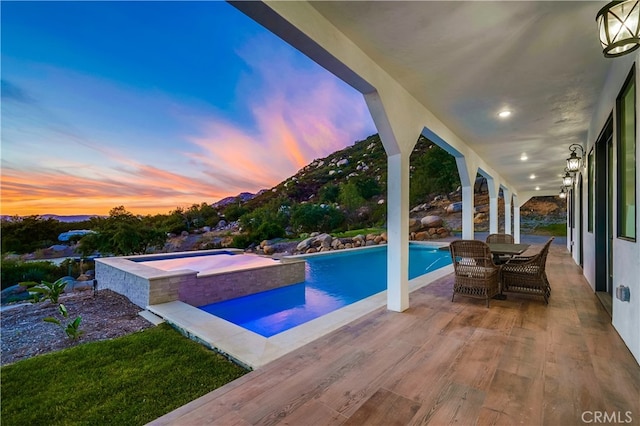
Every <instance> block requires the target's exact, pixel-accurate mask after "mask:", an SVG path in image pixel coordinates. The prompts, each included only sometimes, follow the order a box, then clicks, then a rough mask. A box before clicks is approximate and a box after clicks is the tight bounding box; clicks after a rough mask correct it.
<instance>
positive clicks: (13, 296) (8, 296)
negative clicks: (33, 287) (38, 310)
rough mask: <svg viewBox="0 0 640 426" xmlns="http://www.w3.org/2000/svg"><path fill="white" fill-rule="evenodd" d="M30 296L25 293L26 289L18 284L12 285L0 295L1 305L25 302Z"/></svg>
mask: <svg viewBox="0 0 640 426" xmlns="http://www.w3.org/2000/svg"><path fill="white" fill-rule="evenodd" d="M30 297H31V296H30V295H29V292H28V291H27V287H23V286H21V285H20V284H16V285H12V286H11V287H7V288H5V289H4V290H2V292H1V293H0V299H1V301H2V303H7V302H12V301H18V300H26V299H29V298H30Z"/></svg>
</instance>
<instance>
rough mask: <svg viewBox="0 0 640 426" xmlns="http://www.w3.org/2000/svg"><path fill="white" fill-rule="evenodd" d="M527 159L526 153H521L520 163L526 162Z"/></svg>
mask: <svg viewBox="0 0 640 426" xmlns="http://www.w3.org/2000/svg"><path fill="white" fill-rule="evenodd" d="M528 159H529V157H527V154H526V153H524V152H523V153H522V155H521V156H520V161H527V160H528Z"/></svg>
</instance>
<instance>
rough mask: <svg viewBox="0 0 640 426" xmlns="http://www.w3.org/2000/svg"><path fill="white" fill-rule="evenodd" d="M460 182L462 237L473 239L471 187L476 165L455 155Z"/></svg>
mask: <svg viewBox="0 0 640 426" xmlns="http://www.w3.org/2000/svg"><path fill="white" fill-rule="evenodd" d="M456 165H457V166H458V174H459V175H460V183H461V184H462V239H463V240H473V239H474V227H473V215H474V213H475V207H474V199H473V187H474V185H475V183H476V175H477V173H478V166H477V165H476V164H475V163H473V162H472V161H471V160H470V159H467V158H465V157H463V156H460V157H456Z"/></svg>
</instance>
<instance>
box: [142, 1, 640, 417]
mask: <svg viewBox="0 0 640 426" xmlns="http://www.w3.org/2000/svg"><path fill="white" fill-rule="evenodd" d="M230 3H231V4H232V5H234V6H235V7H236V8H238V9H239V10H241V11H242V12H243V13H245V14H246V15H247V16H249V17H250V18H252V19H254V20H255V21H256V22H258V23H260V24H262V25H264V26H265V27H266V28H268V29H269V30H271V31H272V32H273V33H274V34H276V35H277V36H279V37H280V38H282V39H283V40H285V41H286V42H288V43H289V44H291V45H292V46H294V47H295V48H297V49H299V50H300V51H301V52H303V53H304V54H306V55H307V56H308V57H310V58H311V59H313V60H315V61H316V62H317V63H319V64H320V65H322V66H323V67H324V68H325V69H327V70H328V71H330V72H332V73H333V74H335V75H336V76H338V77H339V78H341V79H342V80H343V81H345V82H346V83H347V84H349V85H351V86H352V87H353V88H354V89H356V90H358V91H359V92H360V93H362V95H363V97H364V100H365V101H366V103H367V106H368V108H369V111H370V113H371V116H372V117H373V120H374V122H375V124H376V127H377V129H378V132H379V134H380V136H381V139H382V142H383V144H384V147H385V151H386V154H387V160H388V169H387V191H388V194H387V200H386V205H387V206H388V207H387V231H388V236H389V239H388V241H389V245H388V247H389V249H388V255H387V265H388V268H387V271H388V272H387V289H388V290H387V306H386V308H379V309H377V310H375V311H373V312H371V313H369V314H367V315H365V316H363V317H361V318H360V319H358V320H355V321H353V322H351V323H349V324H346V325H344V326H342V327H341V328H339V329H337V330H335V331H333V332H331V333H330V334H327V335H325V336H324V337H321V338H319V339H317V340H314V341H312V342H310V343H308V344H306V345H305V346H303V347H301V348H299V349H297V350H295V351H294V352H291V353H289V354H287V355H285V356H283V357H281V358H279V359H276V360H274V361H273V362H271V363H269V364H267V365H265V366H263V367H260V368H258V369H257V370H255V371H253V372H251V373H249V374H247V375H246V376H244V377H242V378H241V379H239V380H237V381H235V382H233V383H230V384H229V385H227V386H225V387H223V388H221V389H218V390H216V391H214V392H211V393H210V394H208V395H206V396H204V397H202V398H200V399H198V400H196V401H193V402H191V403H190V404H187V405H186V406H184V407H181V408H180V409H178V410H176V411H174V412H172V413H169V414H167V415H166V416H164V417H162V418H160V419H158V420H157V421H155V422H154V424H181V425H182V424H223V425H232V424H235V425H248V424H277V423H281V424H291V425H311V424H313V425H318V424H358V425H360V424H381V425H388V424H398V425H405V424H434V425H435V424H438V425H439V424H450V423H457V424H465V425H466V424H562V425H565V424H566V425H571V424H585V423H627V424H632V423H638V422H640V399H639V398H638V395H640V366H639V364H638V360H639V359H640V333H639V332H638V324H639V323H640V303H639V300H638V296H637V295H638V294H640V281H638V276H640V246H639V245H638V244H637V237H636V232H637V228H638V227H639V225H638V223H639V222H638V215H637V213H636V209H635V206H636V204H637V201H636V194H637V187H638V183H639V182H640V169H639V168H637V167H636V166H635V165H636V164H637V163H639V162H640V150H638V149H637V148H636V140H637V139H638V135H639V134H640V126H637V121H638V108H637V104H638V102H637V96H636V86H637V84H636V82H637V81H638V75H640V73H639V72H637V67H638V64H637V63H638V62H639V61H640V53H639V52H640V50H636V51H634V52H632V53H631V54H628V55H626V56H624V57H621V58H614V59H610V58H605V57H604V56H603V54H602V51H601V47H600V44H599V41H598V33H597V27H596V23H595V17H596V14H597V12H598V10H599V9H600V8H601V7H602V6H604V5H605V4H606V3H605V2H590V1H575V2H574V1H572V2H563V1H553V2H543V1H521V2H501V1H487V2H475V1H461V2H448V1H436V2H411V1H390V2H385V1H340V2H325V1H296V2H281V1H264V2H244V1H238V2H235V1H232V2H230ZM632 3H633V2H632ZM507 112H508V113H507ZM503 113H504V114H503ZM621 123H624V124H621ZM419 136H424V137H426V138H427V139H429V140H430V141H432V142H434V143H436V144H437V145H439V146H440V147H441V148H443V149H445V150H446V151H447V152H449V153H450V154H451V155H453V156H454V157H455V159H456V163H457V166H458V172H459V174H460V180H461V184H462V185H461V187H462V188H461V189H462V218H463V220H462V237H463V238H465V239H474V238H476V235H475V230H474V222H473V219H474V216H473V213H474V193H473V185H474V181H475V178H476V176H477V175H478V174H480V175H482V176H484V177H485V178H487V182H488V188H489V198H490V205H489V207H490V212H489V225H490V226H489V227H490V229H489V231H490V232H491V233H494V232H505V233H508V234H513V236H514V237H515V241H516V242H519V241H520V238H521V235H520V208H521V207H522V206H523V205H524V203H525V202H526V201H527V200H528V199H530V198H531V197H534V196H545V195H546V196H548V195H557V194H558V193H559V191H560V188H561V186H562V181H561V178H562V175H563V173H564V172H565V170H564V168H565V166H566V164H567V163H566V158H567V157H568V155H569V151H570V149H571V148H572V147H576V146H579V149H578V151H579V153H580V155H581V157H582V159H583V161H582V163H581V165H580V167H579V169H578V170H577V171H576V172H574V175H573V179H572V182H571V183H570V184H568V186H567V187H566V191H568V193H569V196H568V211H569V213H568V217H567V231H568V232H567V239H566V245H564V246H563V245H558V244H554V245H552V248H551V253H550V255H549V257H548V258H547V273H548V278H549V281H550V285H551V288H552V292H551V297H550V299H549V305H545V304H544V302H543V301H542V300H540V299H536V298H527V297H525V296H523V295H516V294H509V295H508V298H507V299H506V300H492V301H491V307H490V308H487V307H486V306H485V304H484V302H483V301H481V300H474V299H467V298H463V297H459V298H456V301H455V302H451V294H452V285H453V275H449V276H446V277H444V278H440V279H438V280H436V281H435V282H433V283H432V284H431V285H428V286H426V287H423V288H421V289H419V290H416V291H414V292H412V293H411V294H409V284H408V273H407V271H408V267H407V266H408V239H409V232H408V229H409V227H408V221H409V184H410V167H409V158H410V155H411V152H412V150H413V148H414V146H415V143H416V141H417V140H418V137H419ZM499 197H504V211H503V212H500V211H498V210H499V209H498V205H499V203H498V198H499ZM500 214H504V223H505V227H504V230H502V229H499V227H498V224H499V221H498V216H499V215H500ZM539 248H540V247H538V249H539ZM533 249H535V247H534V248H533ZM625 289H626V290H625ZM625 292H626V293H625ZM624 294H630V295H631V296H630V297H626V296H624ZM598 295H599V296H600V297H602V298H603V299H605V300H607V302H608V306H610V312H608V311H607V310H605V308H604V307H603V304H602V302H601V301H600V298H599V296H598Z"/></svg>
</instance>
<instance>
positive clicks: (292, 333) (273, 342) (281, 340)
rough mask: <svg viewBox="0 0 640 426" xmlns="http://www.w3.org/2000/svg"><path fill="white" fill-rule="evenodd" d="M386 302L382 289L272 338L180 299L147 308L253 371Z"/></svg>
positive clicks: (425, 279) (424, 279)
mask: <svg viewBox="0 0 640 426" xmlns="http://www.w3.org/2000/svg"><path fill="white" fill-rule="evenodd" d="M425 245H426V244H425ZM429 245H432V246H436V247H439V245H436V244H429ZM341 251H343V250H341ZM332 253H333V254H335V252H332ZM323 254H324V253H323ZM452 272H453V266H452V265H446V266H443V267H441V268H439V269H436V270H435V271H432V272H429V273H426V274H424V275H421V276H419V277H416V278H414V279H412V280H409V293H411V292H413V291H415V290H418V289H420V288H422V287H425V286H427V285H429V284H431V283H432V282H433V281H435V280H437V279H439V278H442V277H444V276H446V275H448V274H450V273H452ZM386 304H387V291H386V290H384V291H382V292H380V293H377V294H374V295H373V296H370V297H368V298H366V299H363V300H360V301H358V302H355V303H352V304H350V305H347V306H345V307H343V308H340V309H338V310H336V311H333V312H330V313H328V314H325V315H323V316H321V317H319V318H316V319H313V320H311V321H309V322H306V323H304V324H301V325H299V326H297V327H294V328H292V329H290V330H287V331H283V332H282V333H278V334H276V335H274V336H272V337H263V336H261V335H259V334H257V333H254V332H252V331H249V330H246V329H244V328H242V327H240V326H238V325H235V324H233V323H231V322H229V321H226V320H224V319H222V318H218V317H216V316H214V315H211V314H209V313H207V312H205V311H203V310H201V309H199V308H196V307H194V306H191V305H189V304H187V303H184V302H180V301H174V302H167V303H161V304H157V305H150V306H148V307H147V310H149V311H150V312H152V313H154V314H155V315H158V316H160V317H162V318H163V319H164V320H165V321H166V322H167V323H169V324H171V325H172V326H174V327H176V328H177V329H178V330H179V331H180V332H182V333H183V334H185V335H186V336H188V337H190V338H192V339H194V340H197V341H199V342H200V343H202V344H204V345H205V346H207V347H209V348H211V349H213V350H215V351H217V352H220V353H221V354H223V355H225V356H227V357H229V358H230V359H232V360H234V361H235V362H237V363H238V364H241V365H243V366H245V367H247V368H249V369H252V370H255V369H257V368H260V367H262V366H264V365H266V364H268V363H270V362H271V361H274V360H276V359H277V358H280V357H281V356H283V355H285V354H287V353H289V352H292V351H293V350H295V349H298V348H299V347H301V346H304V345H306V344H307V343H310V342H312V341H314V340H316V339H318V338H320V337H322V336H324V335H326V334H328V333H330V332H332V331H334V330H336V329H338V328H340V327H342V326H344V325H346V324H348V323H350V322H352V321H354V320H356V319H358V318H360V317H362V316H364V315H366V314H368V313H370V312H373V311H374V310H376V309H378V308H381V307H384V306H386Z"/></svg>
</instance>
